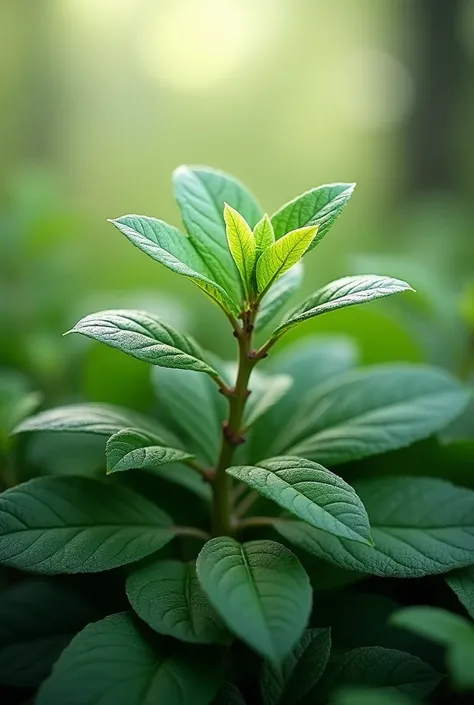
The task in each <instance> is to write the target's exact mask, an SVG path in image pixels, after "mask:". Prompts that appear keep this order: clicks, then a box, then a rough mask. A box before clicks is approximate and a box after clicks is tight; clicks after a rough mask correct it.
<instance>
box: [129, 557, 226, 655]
mask: <svg viewBox="0 0 474 705" xmlns="http://www.w3.org/2000/svg"><path fill="white" fill-rule="evenodd" d="M126 588H127V597H128V599H129V602H130V604H131V605H132V607H133V609H134V610H135V612H136V613H137V614H138V616H139V617H141V619H143V620H144V621H145V622H146V623H147V624H148V625H149V626H150V627H151V628H152V629H154V630H155V631H157V632H159V633H160V634H165V635H169V636H173V637H175V638H176V639H181V640H182V641H189V642H192V643H196V644H212V643H222V644H228V643H229V641H231V639H232V638H231V636H230V634H229V632H228V631H227V630H226V628H225V627H224V625H223V623H222V621H221V619H220V617H219V616H218V615H217V614H216V613H215V612H214V610H213V608H212V607H211V605H210V604H209V601H208V599H207V597H206V595H205V593H204V592H203V590H202V588H201V586H200V584H199V581H198V579H197V576H196V564H195V562H194V561H192V562H190V563H181V562H180V561H158V560H157V561H154V562H153V563H151V564H148V565H145V566H144V567H143V568H138V569H137V570H135V571H133V572H132V573H131V574H130V575H129V576H128V578H127V584H126Z"/></svg>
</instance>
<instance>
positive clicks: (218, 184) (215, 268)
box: [173, 166, 263, 301]
mask: <svg viewBox="0 0 474 705" xmlns="http://www.w3.org/2000/svg"><path fill="white" fill-rule="evenodd" d="M173 184H174V192H175V197H176V200H177V201H178V205H179V207H180V209H181V216H182V219H183V223H184V225H185V227H186V230H187V232H188V234H189V238H190V240H191V241H192V243H193V245H194V247H195V248H196V250H197V251H198V252H199V254H200V256H201V258H202V259H203V260H204V261H205V262H206V265H207V267H208V269H209V271H210V272H211V273H212V275H213V279H214V280H215V281H216V282H217V283H218V284H220V285H221V286H223V287H224V288H225V289H226V290H227V291H228V292H229V294H230V295H231V296H232V297H233V298H234V300H236V301H239V300H240V281H239V275H238V272H237V270H236V268H235V265H234V262H233V260H232V257H231V255H230V252H229V249H228V247H227V238H226V232H225V225H224V219H223V217H222V213H223V211H224V203H228V204H229V205H231V206H232V208H235V210H237V211H238V212H239V213H241V214H242V216H243V217H244V218H245V220H246V221H247V223H248V224H249V225H250V227H251V228H253V227H254V225H255V224H256V223H257V221H258V220H259V219H260V218H261V217H262V215H263V214H262V209H261V208H260V206H259V205H258V203H257V202H256V201H255V199H254V197H253V196H252V195H251V194H250V193H249V191H247V189H246V188H245V186H243V185H242V184H241V183H240V182H239V181H237V180H236V179H234V178H233V177H231V176H229V175H228V174H224V173H223V172H220V171H217V170H215V169H209V168H205V167H193V166H180V167H178V169H176V171H175V172H174V173H173Z"/></svg>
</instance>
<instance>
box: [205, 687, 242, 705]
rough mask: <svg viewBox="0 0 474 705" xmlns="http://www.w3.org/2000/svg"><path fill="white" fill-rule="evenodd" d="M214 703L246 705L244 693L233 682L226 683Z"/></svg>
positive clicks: (216, 704) (214, 704)
mask: <svg viewBox="0 0 474 705" xmlns="http://www.w3.org/2000/svg"><path fill="white" fill-rule="evenodd" d="M212 705H245V700H244V698H243V696H242V693H241V692H240V690H239V689H238V688H237V686H236V685H234V684H233V683H224V685H222V686H221V688H220V689H219V692H218V693H217V697H216V698H215V700H213V701H212Z"/></svg>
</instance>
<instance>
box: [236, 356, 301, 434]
mask: <svg viewBox="0 0 474 705" xmlns="http://www.w3.org/2000/svg"><path fill="white" fill-rule="evenodd" d="M292 383H293V380H292V379H291V377H290V376H289V375H267V374H264V373H263V372H259V371H258V370H255V371H254V372H253V374H252V379H251V382H250V390H251V394H250V397H249V400H248V402H247V405H246V407H245V424H244V425H245V427H246V428H249V427H250V426H253V424H254V423H255V422H256V421H257V420H258V419H259V418H260V417H261V416H264V415H265V414H266V413H267V411H268V410H269V409H271V408H272V406H274V405H275V404H277V403H278V402H279V401H280V399H281V398H282V397H284V396H285V394H287V392H288V391H289V389H290V387H291V385H292Z"/></svg>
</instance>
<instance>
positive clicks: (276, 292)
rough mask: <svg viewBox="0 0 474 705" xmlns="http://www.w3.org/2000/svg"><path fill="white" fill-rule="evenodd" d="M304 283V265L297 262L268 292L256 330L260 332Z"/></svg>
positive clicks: (260, 308)
mask: <svg viewBox="0 0 474 705" xmlns="http://www.w3.org/2000/svg"><path fill="white" fill-rule="evenodd" d="M302 281H303V263H302V262H301V261H300V262H297V263H296V264H295V265H293V267H291V269H289V270H288V271H287V272H285V274H283V275H282V276H281V277H280V278H279V279H277V280H276V282H275V283H274V284H273V286H272V287H270V289H269V290H268V291H267V293H266V294H265V296H264V297H263V299H262V301H261V302H260V306H259V310H258V314H257V319H256V321H255V330H256V331H257V333H258V332H260V331H261V330H263V329H264V328H265V326H266V325H267V324H268V323H270V321H272V320H273V318H275V317H276V316H277V315H278V314H279V313H280V311H281V310H282V309H283V308H284V307H285V306H286V304H287V303H288V301H289V299H290V298H291V297H292V296H293V294H294V293H295V291H297V290H298V289H299V287H300V286H301V283H302Z"/></svg>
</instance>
